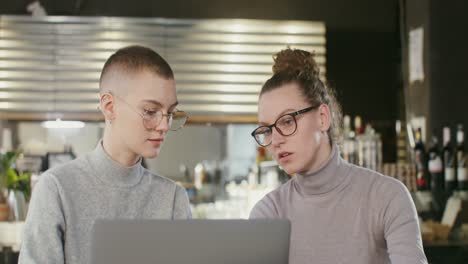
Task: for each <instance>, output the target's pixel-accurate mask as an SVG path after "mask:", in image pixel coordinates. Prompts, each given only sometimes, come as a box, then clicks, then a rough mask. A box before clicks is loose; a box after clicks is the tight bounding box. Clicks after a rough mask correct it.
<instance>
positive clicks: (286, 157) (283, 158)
mask: <svg viewBox="0 0 468 264" xmlns="http://www.w3.org/2000/svg"><path fill="white" fill-rule="evenodd" d="M292 155H293V153H291V152H286V151H283V152H280V153H278V162H281V163H285V162H288V161H290V160H291V159H292Z"/></svg>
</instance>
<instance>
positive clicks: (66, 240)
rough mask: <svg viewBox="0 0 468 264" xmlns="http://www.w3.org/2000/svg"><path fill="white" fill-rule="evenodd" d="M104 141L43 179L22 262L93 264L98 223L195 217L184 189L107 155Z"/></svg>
mask: <svg viewBox="0 0 468 264" xmlns="http://www.w3.org/2000/svg"><path fill="white" fill-rule="evenodd" d="M101 142H102V141H101ZM101 142H100V143H99V144H98V146H97V147H96V149H95V150H94V151H92V152H90V153H88V154H86V155H85V156H83V157H81V158H78V159H76V160H74V161H71V162H69V163H66V164H64V165H62V166H59V167H57V168H53V169H51V170H48V171H46V172H45V173H44V174H43V175H42V176H41V177H40V180H39V182H38V183H37V185H36V187H35V188H34V192H33V195H32V200H31V204H30V207H29V211H28V216H27V219H26V224H25V227H24V235H23V241H22V246H21V250H20V257H19V263H22V264H29V263H38V264H39V263H40V264H43V263H90V257H91V256H90V252H91V246H90V245H91V229H92V227H93V223H94V221H95V220H96V219H113V218H127V219H136V218H138V219H150V218H151V219H152V218H160V219H185V218H190V217H191V213H190V205H189V201H188V197H187V193H186V192H185V189H184V188H183V187H181V186H179V185H176V184H175V183H174V182H173V181H171V180H169V179H166V178H164V177H161V176H159V175H155V174H153V173H151V172H150V171H148V170H146V169H145V168H143V167H142V165H141V162H139V163H137V164H136V165H134V166H132V167H123V166H121V165H120V164H118V163H117V162H115V161H113V160H112V159H111V158H110V157H109V156H108V155H107V154H106V152H105V151H104V149H103V147H102V143H101Z"/></svg>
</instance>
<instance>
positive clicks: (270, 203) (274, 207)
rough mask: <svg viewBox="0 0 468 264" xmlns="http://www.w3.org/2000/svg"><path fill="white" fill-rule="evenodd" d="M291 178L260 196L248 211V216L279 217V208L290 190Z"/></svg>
mask: <svg viewBox="0 0 468 264" xmlns="http://www.w3.org/2000/svg"><path fill="white" fill-rule="evenodd" d="M291 182H292V181H291V179H290V180H289V181H287V182H286V183H284V184H282V185H281V186H279V187H278V188H276V189H274V190H272V191H270V192H269V193H267V194H266V195H265V196H264V197H263V198H261V199H260V200H259V201H258V202H257V203H256V204H255V206H254V207H253V209H252V211H251V212H250V218H275V217H279V208H280V207H281V205H282V204H283V203H284V201H285V199H286V197H288V195H289V192H290V190H291V184H292V183H291Z"/></svg>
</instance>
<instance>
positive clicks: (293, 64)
mask: <svg viewBox="0 0 468 264" xmlns="http://www.w3.org/2000/svg"><path fill="white" fill-rule="evenodd" d="M314 57H315V54H313V53H310V52H308V51H305V50H299V49H290V48H287V49H284V50H282V51H280V52H278V53H276V54H275V55H274V56H273V60H274V62H275V64H274V65H273V74H279V73H284V74H292V75H297V76H300V77H303V78H306V79H316V78H318V77H319V73H320V69H319V67H318V65H317V62H316V61H315V59H314Z"/></svg>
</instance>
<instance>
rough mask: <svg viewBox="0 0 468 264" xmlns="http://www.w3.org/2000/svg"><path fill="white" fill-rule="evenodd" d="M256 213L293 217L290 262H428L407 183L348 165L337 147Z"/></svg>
mask: <svg viewBox="0 0 468 264" xmlns="http://www.w3.org/2000/svg"><path fill="white" fill-rule="evenodd" d="M250 217H251V218H286V219H289V220H290V221H291V242H290V255H289V264H310V263H313V264H330V263H342V264H344V263H350V264H351V263H352V264H383V263H392V264H410V263H411V264H420V263H421V264H422V263H427V260H426V257H425V255H424V250H423V247H422V241H421V235H420V230H419V223H418V216H417V213H416V209H415V207H414V204H413V201H412V199H411V196H410V194H409V192H408V190H407V189H406V187H405V186H404V185H403V184H402V183H401V182H400V181H398V180H395V179H393V178H390V177H387V176H383V175H381V174H379V173H377V172H374V171H371V170H368V169H364V168H361V167H357V166H354V165H352V164H349V163H347V162H346V161H345V160H343V159H342V158H341V157H340V156H339V151H338V150H337V147H336V146H334V147H333V150H332V154H331V156H330V158H329V159H328V160H327V161H326V162H325V163H324V165H323V166H322V167H320V168H319V169H318V170H316V171H314V172H312V173H310V174H308V175H296V176H294V177H292V179H290V180H289V181H288V182H286V183H285V184H283V185H282V186H280V187H279V188H278V189H276V190H274V191H272V192H271V193H269V194H268V195H266V196H265V197H264V198H263V199H262V200H260V202H258V203H257V204H256V205H255V207H254V208H253V210H252V212H251V214H250Z"/></svg>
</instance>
